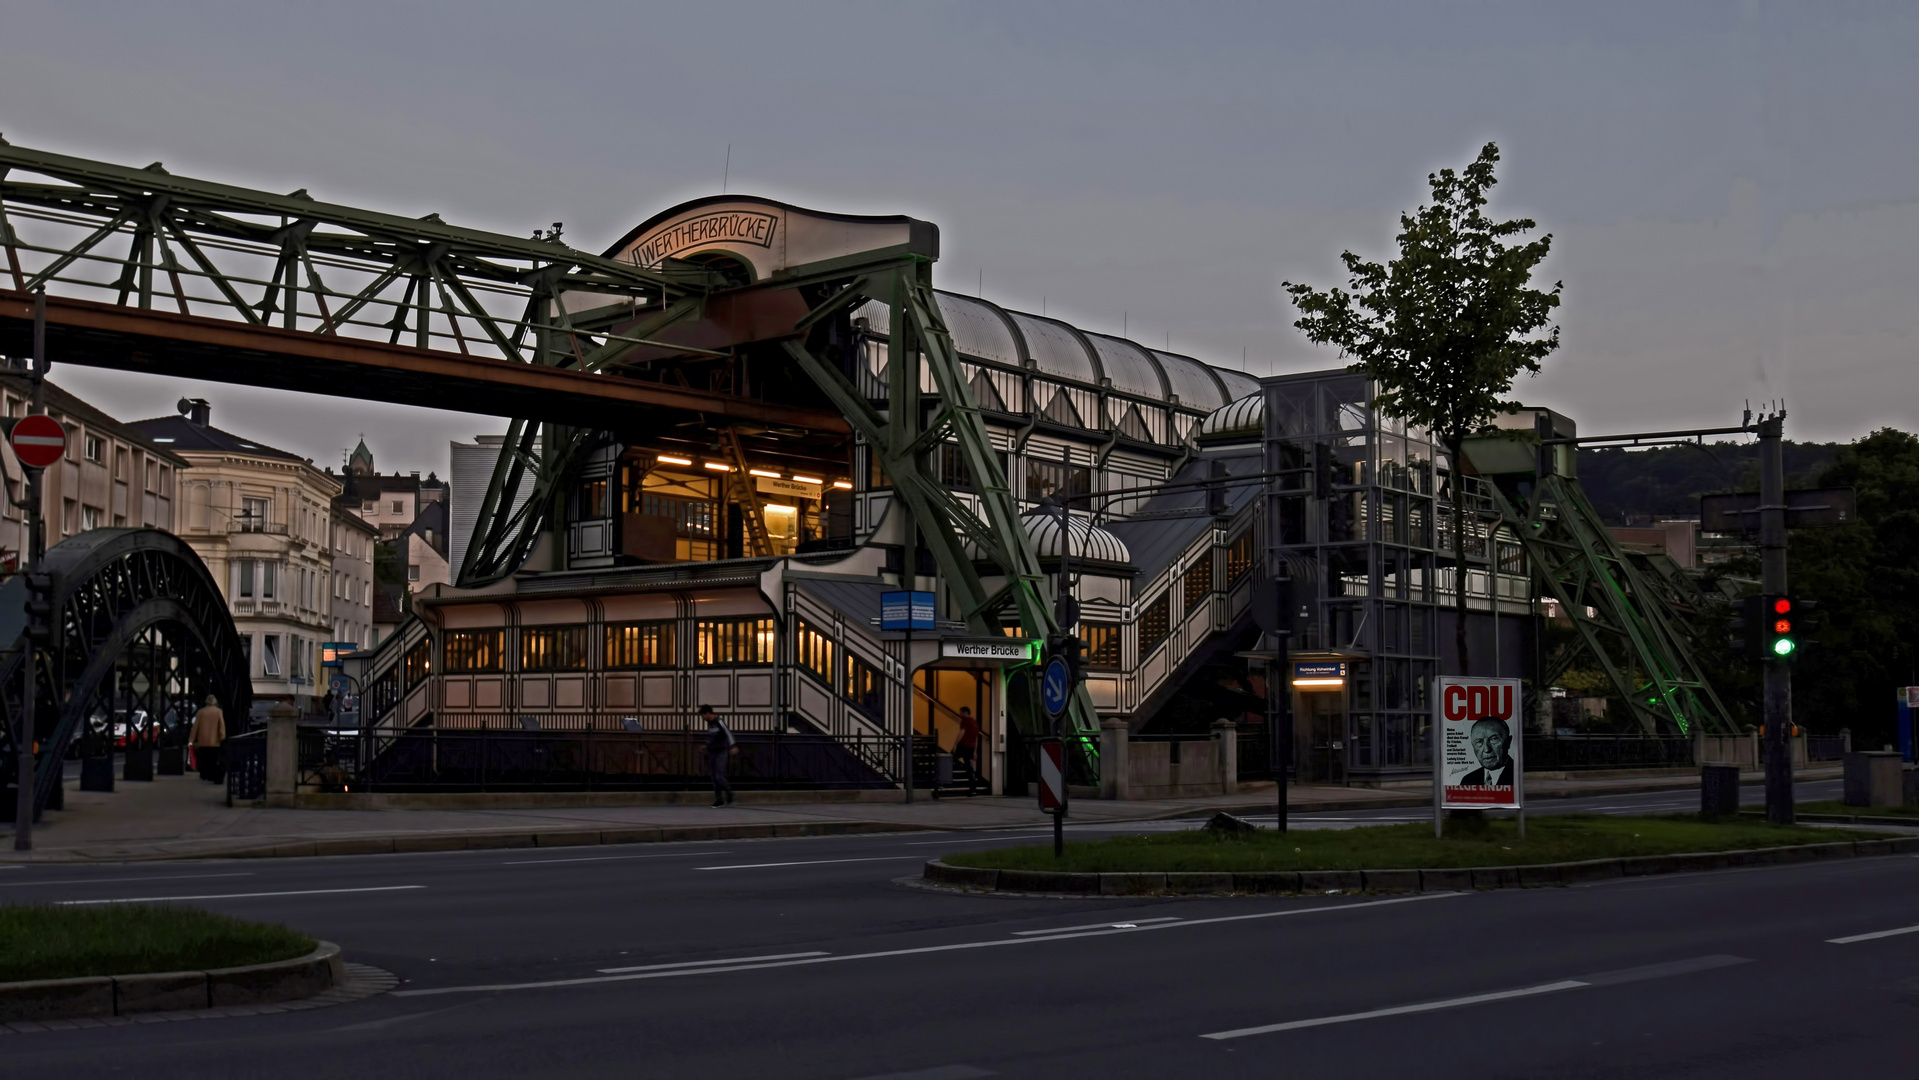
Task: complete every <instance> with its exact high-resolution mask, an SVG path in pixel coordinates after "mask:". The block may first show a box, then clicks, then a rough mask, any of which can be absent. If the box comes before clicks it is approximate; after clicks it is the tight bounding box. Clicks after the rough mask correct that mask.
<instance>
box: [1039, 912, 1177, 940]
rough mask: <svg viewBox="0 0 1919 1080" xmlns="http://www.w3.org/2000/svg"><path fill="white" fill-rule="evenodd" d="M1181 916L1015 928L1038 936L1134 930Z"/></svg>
mask: <svg viewBox="0 0 1919 1080" xmlns="http://www.w3.org/2000/svg"><path fill="white" fill-rule="evenodd" d="M1179 921H1180V919H1179V916H1177V915H1167V916H1165V917H1163V918H1158V919H1133V920H1130V921H1128V922H1126V923H1124V924H1121V923H1111V922H1096V923H1086V924H1085V925H1082V926H1055V927H1053V928H1052V929H1050V930H1015V931H1013V936H1014V937H1038V936H1040V935H1041V934H1070V933H1072V932H1073V931H1075V930H1132V929H1134V928H1136V927H1141V926H1147V925H1149V924H1152V923H1168V922H1179Z"/></svg>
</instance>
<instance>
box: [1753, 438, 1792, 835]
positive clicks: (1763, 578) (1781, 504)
mask: <svg viewBox="0 0 1919 1080" xmlns="http://www.w3.org/2000/svg"><path fill="white" fill-rule="evenodd" d="M1785 426H1786V414H1785V412H1784V411H1781V412H1777V413H1774V414H1773V415H1771V416H1768V417H1765V418H1764V419H1762V420H1760V421H1759V575H1760V585H1759V591H1760V593H1761V594H1762V595H1765V596H1785V595H1786V470H1785V463H1784V458H1783V456H1782V448H1781V446H1780V442H1781V440H1782V439H1783V437H1784V435H1785ZM1766 615H1767V616H1768V617H1770V616H1771V612H1767V613H1766ZM1759 664H1760V667H1761V668H1762V669H1763V671H1764V677H1765V683H1764V690H1763V692H1762V697H1761V701H1760V705H1761V715H1762V716H1763V717H1764V722H1765V732H1766V820H1767V821H1770V822H1772V823H1773V824H1775V825H1790V824H1792V823H1793V820H1794V817H1795V814H1794V812H1793V798H1792V749H1791V743H1790V741H1789V740H1788V739H1787V735H1786V733H1787V729H1788V727H1789V726H1790V725H1791V723H1792V668H1791V667H1790V666H1789V664H1788V659H1787V657H1784V656H1770V655H1769V656H1766V657H1764V658H1762V659H1761V660H1760V661H1759Z"/></svg>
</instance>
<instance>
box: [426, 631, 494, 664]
mask: <svg viewBox="0 0 1919 1080" xmlns="http://www.w3.org/2000/svg"><path fill="white" fill-rule="evenodd" d="M505 637H506V632H505V631H503V630H448V631H447V632H446V638H445V640H444V642H443V644H442V646H441V649H442V651H443V652H444V653H445V654H446V669H447V670H448V671H499V670H501V668H500V657H501V655H502V654H503V653H505V651H506V650H505V648H504V639H505Z"/></svg>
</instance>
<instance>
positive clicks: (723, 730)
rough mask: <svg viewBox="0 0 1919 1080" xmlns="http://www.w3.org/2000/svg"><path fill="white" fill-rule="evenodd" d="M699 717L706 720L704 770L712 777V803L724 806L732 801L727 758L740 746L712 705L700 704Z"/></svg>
mask: <svg viewBox="0 0 1919 1080" xmlns="http://www.w3.org/2000/svg"><path fill="white" fill-rule="evenodd" d="M700 719H702V720H705V721H706V771H707V772H708V773H710V774H711V775H712V777H713V805H714V806H725V805H726V804H727V803H730V802H732V801H733V785H732V784H729V783H727V780H726V765H727V760H728V759H729V758H731V757H732V756H733V755H734V754H737V753H739V752H740V747H739V744H738V743H737V742H736V741H734V739H733V731H732V729H730V728H728V727H727V726H726V725H725V724H724V723H722V722H721V721H720V714H719V713H717V712H714V711H713V706H711V705H702V706H700Z"/></svg>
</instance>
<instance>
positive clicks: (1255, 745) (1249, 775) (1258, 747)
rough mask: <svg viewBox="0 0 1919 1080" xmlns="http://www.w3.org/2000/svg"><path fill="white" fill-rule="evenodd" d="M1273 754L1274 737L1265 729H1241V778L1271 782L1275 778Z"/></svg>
mask: <svg viewBox="0 0 1919 1080" xmlns="http://www.w3.org/2000/svg"><path fill="white" fill-rule="evenodd" d="M1272 753H1273V740H1272V736H1271V734H1270V733H1269V732H1267V730H1266V729H1265V728H1250V729H1249V728H1243V727H1242V728H1240V729H1239V778H1240V779H1241V780H1271V779H1272V778H1273V758H1272Z"/></svg>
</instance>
